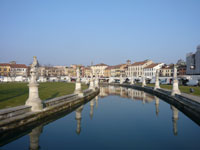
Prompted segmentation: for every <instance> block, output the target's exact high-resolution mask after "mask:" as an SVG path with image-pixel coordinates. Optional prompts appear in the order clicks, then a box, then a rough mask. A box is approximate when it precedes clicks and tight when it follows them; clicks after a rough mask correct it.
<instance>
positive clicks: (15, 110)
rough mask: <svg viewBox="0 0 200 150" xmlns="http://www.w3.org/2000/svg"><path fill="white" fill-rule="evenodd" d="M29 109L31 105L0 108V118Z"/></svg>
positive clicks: (16, 114)
mask: <svg viewBox="0 0 200 150" xmlns="http://www.w3.org/2000/svg"><path fill="white" fill-rule="evenodd" d="M30 111H31V106H25V105H22V106H17V107H12V108H7V109H2V110H0V120H3V119H7V118H11V117H15V116H18V115H21V114H24V113H27V112H30Z"/></svg>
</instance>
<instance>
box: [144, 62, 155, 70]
mask: <svg viewBox="0 0 200 150" xmlns="http://www.w3.org/2000/svg"><path fill="white" fill-rule="evenodd" d="M157 65H159V63H155V64H150V65H148V66H146V67H144V69H147V68H153V67H155V66H157Z"/></svg>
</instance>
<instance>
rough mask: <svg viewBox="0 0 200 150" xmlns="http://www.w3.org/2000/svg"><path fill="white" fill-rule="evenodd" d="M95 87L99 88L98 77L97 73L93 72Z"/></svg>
mask: <svg viewBox="0 0 200 150" xmlns="http://www.w3.org/2000/svg"><path fill="white" fill-rule="evenodd" d="M95 87H97V88H99V79H98V76H97V73H95Z"/></svg>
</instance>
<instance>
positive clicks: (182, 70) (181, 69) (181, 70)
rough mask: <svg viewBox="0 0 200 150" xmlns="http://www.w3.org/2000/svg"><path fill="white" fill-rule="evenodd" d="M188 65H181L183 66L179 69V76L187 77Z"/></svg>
mask: <svg viewBox="0 0 200 150" xmlns="http://www.w3.org/2000/svg"><path fill="white" fill-rule="evenodd" d="M186 68H187V67H186V65H181V66H178V68H177V74H178V75H179V76H183V75H186Z"/></svg>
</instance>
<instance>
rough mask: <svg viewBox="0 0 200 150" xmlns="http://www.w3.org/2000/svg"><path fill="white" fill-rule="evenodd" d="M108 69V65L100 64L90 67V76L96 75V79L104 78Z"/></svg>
mask: <svg viewBox="0 0 200 150" xmlns="http://www.w3.org/2000/svg"><path fill="white" fill-rule="evenodd" d="M107 67H108V65H106V64H104V63H101V64H97V65H93V66H91V69H92V74H93V75H95V74H97V76H98V77H104V76H105V69H106V68H107Z"/></svg>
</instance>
